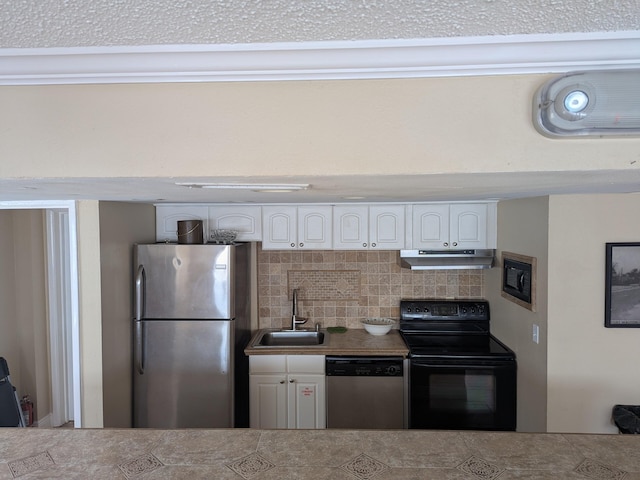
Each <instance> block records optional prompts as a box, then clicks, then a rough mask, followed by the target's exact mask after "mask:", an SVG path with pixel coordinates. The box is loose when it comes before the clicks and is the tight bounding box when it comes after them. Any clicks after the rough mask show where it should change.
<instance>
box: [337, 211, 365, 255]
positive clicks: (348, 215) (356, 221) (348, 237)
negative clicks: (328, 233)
mask: <svg viewBox="0 0 640 480" xmlns="http://www.w3.org/2000/svg"><path fill="white" fill-rule="evenodd" d="M333 248H334V249H336V250H361V249H368V248H369V207H367V206H366V205H364V206H362V205H336V206H335V207H333Z"/></svg>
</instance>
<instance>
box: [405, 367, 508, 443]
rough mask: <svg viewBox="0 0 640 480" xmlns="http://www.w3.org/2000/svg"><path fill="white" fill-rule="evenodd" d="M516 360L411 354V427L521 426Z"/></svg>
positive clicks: (493, 428) (468, 428)
mask: <svg viewBox="0 0 640 480" xmlns="http://www.w3.org/2000/svg"><path fill="white" fill-rule="evenodd" d="M516 375H517V374H516V362H515V360H507V359H504V360H496V361H492V360H473V361H470V360H466V361H465V360H456V359H451V360H449V359H445V360H426V359H412V360H411V380H410V381H411V383H410V392H411V393H410V396H411V403H410V421H409V427H410V428H424V429H444V430H508V431H514V430H515V428H516V382H517V380H516Z"/></svg>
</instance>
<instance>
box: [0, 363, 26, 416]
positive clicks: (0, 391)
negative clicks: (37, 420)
mask: <svg viewBox="0 0 640 480" xmlns="http://www.w3.org/2000/svg"><path fill="white" fill-rule="evenodd" d="M24 426H25V424H24V418H23V416H22V410H21V407H20V401H19V400H18V395H17V394H16V389H15V388H14V387H13V385H11V379H10V378H9V365H7V361H6V360H5V359H4V357H0V427H24Z"/></svg>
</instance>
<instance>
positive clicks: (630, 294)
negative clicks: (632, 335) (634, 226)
mask: <svg viewBox="0 0 640 480" xmlns="http://www.w3.org/2000/svg"><path fill="white" fill-rule="evenodd" d="M605 272H606V273H605V297H604V298H605V300H604V326H605V327H607V328H640V243H631V242H628V243H607V244H606V262H605Z"/></svg>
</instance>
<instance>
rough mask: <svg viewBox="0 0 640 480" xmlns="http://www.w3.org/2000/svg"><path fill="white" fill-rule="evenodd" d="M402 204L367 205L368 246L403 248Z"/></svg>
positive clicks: (403, 219)
mask: <svg viewBox="0 0 640 480" xmlns="http://www.w3.org/2000/svg"><path fill="white" fill-rule="evenodd" d="M405 209H406V207H405V206H404V205H372V206H370V207H369V243H370V248H377V249H378V250H401V249H403V248H405V236H404V221H405Z"/></svg>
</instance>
